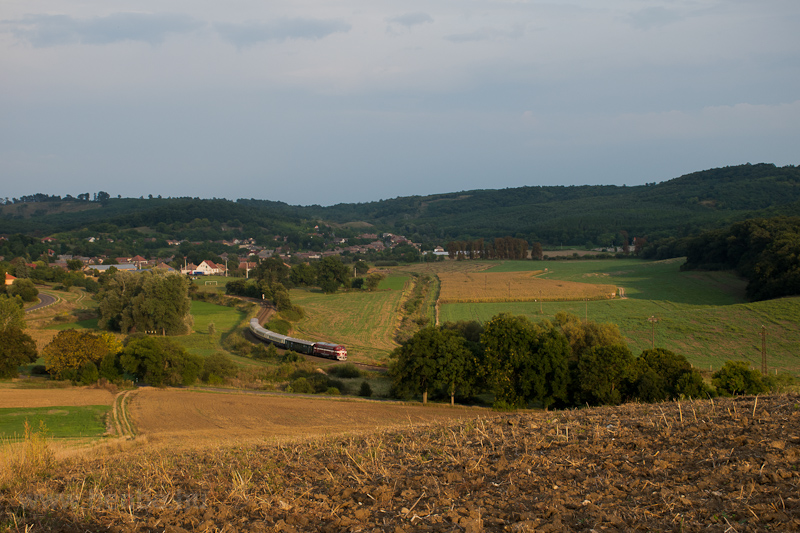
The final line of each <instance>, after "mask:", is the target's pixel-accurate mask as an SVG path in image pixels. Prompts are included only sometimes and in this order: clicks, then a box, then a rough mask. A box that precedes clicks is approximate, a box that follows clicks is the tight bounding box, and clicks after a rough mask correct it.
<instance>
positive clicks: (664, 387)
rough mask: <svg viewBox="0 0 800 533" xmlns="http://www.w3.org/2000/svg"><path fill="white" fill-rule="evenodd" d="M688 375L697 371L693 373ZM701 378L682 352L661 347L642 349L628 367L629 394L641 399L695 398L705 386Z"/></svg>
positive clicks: (647, 400) (700, 394)
mask: <svg viewBox="0 0 800 533" xmlns="http://www.w3.org/2000/svg"><path fill="white" fill-rule="evenodd" d="M691 374H697V375H696V376H693V375H691ZM702 383H703V378H702V376H700V373H699V372H697V370H695V369H694V368H692V365H691V363H689V361H688V360H687V359H686V357H684V356H683V355H680V354H676V353H674V352H671V351H670V350H666V349H664V348H655V349H652V350H645V351H643V352H642V353H641V355H639V357H638V358H637V359H636V362H635V363H634V365H633V367H632V390H631V393H632V394H633V395H634V396H636V397H637V398H639V399H640V400H642V401H645V402H659V401H664V400H670V399H675V398H680V397H681V395H683V396H687V397H692V398H698V397H701V396H704V395H705V394H704V393H705V392H706V389H707V387H706V388H705V389H704V388H703V386H702V385H701V384H702Z"/></svg>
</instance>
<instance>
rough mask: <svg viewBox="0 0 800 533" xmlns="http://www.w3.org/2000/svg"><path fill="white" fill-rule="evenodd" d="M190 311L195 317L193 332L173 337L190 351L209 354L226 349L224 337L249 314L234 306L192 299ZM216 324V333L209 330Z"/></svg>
mask: <svg viewBox="0 0 800 533" xmlns="http://www.w3.org/2000/svg"><path fill="white" fill-rule="evenodd" d="M190 313H191V315H192V318H193V319H194V324H193V325H192V333H190V334H189V335H180V336H177V337H172V339H173V340H174V341H175V342H178V343H179V344H181V345H182V346H183V347H184V348H186V349H187V350H188V351H189V352H191V353H194V354H197V355H202V356H203V357H206V356H209V355H211V354H212V353H214V352H218V351H225V350H223V348H222V344H221V343H222V339H224V338H225V337H226V336H227V335H230V334H231V333H233V332H234V331H236V328H237V327H238V326H239V325H240V324H241V323H242V322H243V321H244V320H245V319H246V318H247V314H246V313H245V312H243V311H240V310H238V309H236V308H233V307H226V306H224V305H217V304H212V303H208V302H198V301H194V300H193V301H192V306H191V310H190ZM209 324H214V333H210V332H209V330H208V326H209Z"/></svg>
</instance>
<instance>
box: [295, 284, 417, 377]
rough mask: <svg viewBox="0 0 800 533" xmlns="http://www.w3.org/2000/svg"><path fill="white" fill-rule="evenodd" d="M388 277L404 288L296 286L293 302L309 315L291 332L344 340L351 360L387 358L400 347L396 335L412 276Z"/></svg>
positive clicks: (342, 342) (319, 337)
mask: <svg viewBox="0 0 800 533" xmlns="http://www.w3.org/2000/svg"><path fill="white" fill-rule="evenodd" d="M386 279H387V280H390V279H392V281H391V283H392V284H393V286H395V287H400V289H391V290H378V291H375V292H367V291H358V292H341V293H337V294H322V293H320V292H316V291H308V290H301V289H293V290H292V291H290V294H291V298H292V302H293V303H295V304H297V305H300V306H301V307H303V309H305V312H306V317H305V318H304V319H303V320H301V321H300V322H298V323H296V324H295V325H294V330H293V331H292V332H291V334H292V335H293V336H295V337H300V338H303V339H308V340H314V341H328V342H337V343H341V344H344V345H345V346H346V347H347V353H348V359H349V360H351V361H356V362H359V363H381V362H385V361H386V359H387V358H388V355H389V352H391V351H392V350H393V349H394V348H395V347H396V344H395V343H394V341H393V340H392V337H393V335H394V331H395V329H396V327H397V324H398V312H399V308H400V304H401V301H402V296H403V292H402V287H403V286H405V281H407V280H408V278H407V277H405V276H389V277H387V278H386ZM400 280H403V283H402V284H401V283H400ZM384 281H386V280H384Z"/></svg>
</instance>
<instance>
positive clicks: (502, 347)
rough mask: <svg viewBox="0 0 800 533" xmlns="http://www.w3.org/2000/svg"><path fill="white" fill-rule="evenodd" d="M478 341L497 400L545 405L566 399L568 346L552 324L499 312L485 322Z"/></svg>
mask: <svg viewBox="0 0 800 533" xmlns="http://www.w3.org/2000/svg"><path fill="white" fill-rule="evenodd" d="M481 342H482V344H483V346H484V349H485V359H486V372H487V376H488V380H489V382H490V383H491V385H492V387H493V389H494V393H495V401H496V402H498V404H505V405H506V406H509V407H523V406H525V405H527V404H528V403H531V402H536V403H541V404H542V405H544V406H545V407H548V406H550V405H552V404H553V403H556V402H565V401H566V399H567V388H568V384H569V371H568V358H569V354H570V348H569V344H568V342H567V339H566V338H565V337H564V335H563V334H562V333H561V332H560V331H559V330H558V329H557V328H555V327H554V326H553V325H552V324H550V323H549V322H542V323H541V324H533V323H532V322H531V321H530V320H528V319H527V318H526V317H524V316H514V315H511V314H508V313H501V314H500V315H498V316H496V317H494V318H493V319H492V320H490V321H489V322H488V323H487V324H486V327H485V329H484V332H483V335H482V336H481Z"/></svg>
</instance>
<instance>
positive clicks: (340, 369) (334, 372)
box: [328, 363, 361, 379]
mask: <svg viewBox="0 0 800 533" xmlns="http://www.w3.org/2000/svg"><path fill="white" fill-rule="evenodd" d="M328 374H330V375H331V376H336V377H337V378H342V379H352V378H360V377H361V371H360V370H359V369H358V367H357V366H356V365H354V364H353V363H345V364H343V365H333V366H331V367H330V368H329V369H328Z"/></svg>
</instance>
